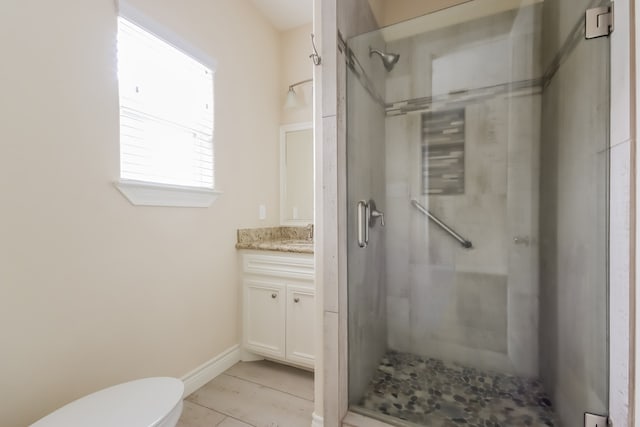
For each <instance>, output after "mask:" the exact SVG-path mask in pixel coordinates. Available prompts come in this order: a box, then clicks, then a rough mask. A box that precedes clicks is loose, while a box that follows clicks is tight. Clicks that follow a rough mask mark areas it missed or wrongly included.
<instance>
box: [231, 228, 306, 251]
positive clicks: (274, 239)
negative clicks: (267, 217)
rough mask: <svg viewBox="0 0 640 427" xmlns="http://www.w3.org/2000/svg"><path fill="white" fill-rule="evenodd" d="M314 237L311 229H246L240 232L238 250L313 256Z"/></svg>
mask: <svg viewBox="0 0 640 427" xmlns="http://www.w3.org/2000/svg"><path fill="white" fill-rule="evenodd" d="M312 236H313V228H311V233H310V229H309V227H267V228H244V229H239V230H238V242H237V243H236V249H254V250H260V251H278V252H292V253H298V254H312V253H313V240H312Z"/></svg>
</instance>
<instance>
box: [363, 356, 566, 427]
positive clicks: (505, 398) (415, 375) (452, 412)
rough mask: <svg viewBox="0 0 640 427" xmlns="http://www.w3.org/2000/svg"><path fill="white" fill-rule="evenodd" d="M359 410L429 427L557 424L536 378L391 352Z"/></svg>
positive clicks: (384, 359)
mask: <svg viewBox="0 0 640 427" xmlns="http://www.w3.org/2000/svg"><path fill="white" fill-rule="evenodd" d="M358 406H361V407H362V408H364V409H366V410H368V411H373V412H377V413H381V414H384V415H387V416H392V417H395V418H399V419H401V420H406V421H408V422H410V423H415V424H418V425H421V426H430V427H456V426H461V425H464V426H469V427H498V426H499V427H519V426H557V425H558V424H557V423H556V421H555V419H554V415H553V408H552V407H551V401H550V399H549V396H548V395H547V394H546V393H545V392H544V390H543V388H542V384H541V383H540V381H538V380H536V379H530V378H521V377H516V376H512V375H506V374H500V373H496V372H484V371H480V370H478V369H474V368H469V367H465V366H462V365H459V364H456V363H450V362H443V361H441V360H437V359H430V358H425V357H420V356H415V355H412V354H408V353H398V352H393V351H392V352H389V353H387V354H386V355H385V357H383V359H382V361H381V363H380V366H378V369H377V370H376V373H375V374H374V377H373V379H372V380H371V383H370V384H369V387H368V389H367V391H366V392H365V395H364V398H363V399H362V401H361V402H360V405H358Z"/></svg>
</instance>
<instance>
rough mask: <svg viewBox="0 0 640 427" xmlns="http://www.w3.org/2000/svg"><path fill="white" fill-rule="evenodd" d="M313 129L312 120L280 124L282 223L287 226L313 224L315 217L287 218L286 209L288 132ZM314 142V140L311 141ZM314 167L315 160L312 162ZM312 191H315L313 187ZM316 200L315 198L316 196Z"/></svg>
mask: <svg viewBox="0 0 640 427" xmlns="http://www.w3.org/2000/svg"><path fill="white" fill-rule="evenodd" d="M308 129H311V130H313V123H312V122H302V123H292V124H287V125H282V126H280V225H287V226H305V225H308V224H313V218H311V219H288V218H285V210H286V202H285V198H286V194H287V167H286V155H287V149H286V144H287V133H288V132H295V131H300V130H308ZM311 143H312V144H313V141H311ZM311 167H313V162H312V163H311ZM311 191H314V189H313V188H311ZM314 202H315V198H314Z"/></svg>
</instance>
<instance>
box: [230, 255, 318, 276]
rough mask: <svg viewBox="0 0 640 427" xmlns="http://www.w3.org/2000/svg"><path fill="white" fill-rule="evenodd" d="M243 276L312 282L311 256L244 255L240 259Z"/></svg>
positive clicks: (313, 270)
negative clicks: (253, 275) (241, 259)
mask: <svg viewBox="0 0 640 427" xmlns="http://www.w3.org/2000/svg"><path fill="white" fill-rule="evenodd" d="M242 258H243V261H242V270H243V271H244V273H245V274H256V275H261V276H274V277H283V278H292V279H301V280H313V278H314V276H315V266H314V260H313V256H312V255H310V256H278V255H257V254H255V255H253V254H252V255H248V254H247V255H245V256H243V257H242Z"/></svg>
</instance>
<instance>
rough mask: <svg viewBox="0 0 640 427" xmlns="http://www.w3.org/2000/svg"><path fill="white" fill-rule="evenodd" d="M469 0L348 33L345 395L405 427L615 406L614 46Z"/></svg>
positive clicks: (577, 14) (576, 7) (573, 415)
mask: <svg viewBox="0 0 640 427" xmlns="http://www.w3.org/2000/svg"><path fill="white" fill-rule="evenodd" d="M594 6H600V5H599V4H595V3H593V2H591V3H588V2H586V1H568V0H558V1H554V2H552V1H549V0H547V1H544V2H542V1H535V0H534V1H504V2H496V1H492V0H474V1H471V2H467V3H463V4H461V5H458V6H455V7H452V8H449V9H445V10H442V11H439V12H436V13H432V14H429V15H425V16H421V17H417V18H414V19H412V20H410V21H405V22H402V23H399V24H395V25H392V26H389V27H386V28H382V29H380V30H377V31H374V32H370V33H366V34H361V35H358V36H356V37H353V38H351V39H349V40H347V41H346V57H347V62H348V64H347V65H348V71H347V198H348V201H347V205H348V213H347V219H348V224H347V227H348V298H349V404H350V408H351V410H352V411H355V412H360V413H362V414H365V415H368V416H371V417H375V418H378V419H381V420H383V421H385V422H388V423H390V424H394V425H402V426H405V425H409V426H414V425H419V426H455V425H470V426H489V425H491V426H494V425H496V426H497V425H499V426H527V425H532V426H538V425H549V426H566V427H573V426H578V425H584V421H583V420H584V413H593V414H599V415H605V416H606V414H607V408H608V395H607V393H608V391H607V390H608V389H607V385H608V372H607V366H608V361H607V357H608V354H607V339H608V337H607V319H608V313H607V296H608V284H607V231H606V230H607V205H608V197H607V190H608V163H609V161H608V148H609V146H608V112H609V89H608V88H609V75H608V73H609V64H608V58H609V40H608V38H607V37H602V38H595V39H590V40H587V39H585V27H584V25H585V18H584V16H585V15H584V14H585V10H586V9H587V8H589V7H594Z"/></svg>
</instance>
